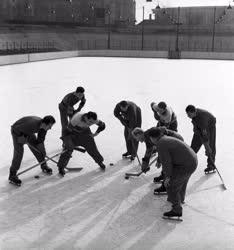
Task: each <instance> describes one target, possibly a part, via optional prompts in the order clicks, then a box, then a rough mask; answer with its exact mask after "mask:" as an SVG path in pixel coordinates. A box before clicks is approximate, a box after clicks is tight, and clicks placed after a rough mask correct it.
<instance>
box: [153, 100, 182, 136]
mask: <svg viewBox="0 0 234 250" xmlns="http://www.w3.org/2000/svg"><path fill="white" fill-rule="evenodd" d="M150 106H151V109H152V111H153V112H154V118H155V119H156V120H157V121H158V124H157V127H162V126H165V127H166V128H168V129H170V130H173V131H176V132H177V127H178V123H177V117H176V114H175V112H174V111H173V110H172V108H171V107H169V106H167V104H166V103H165V102H159V103H158V104H156V103H155V102H152V103H151V105H150Z"/></svg>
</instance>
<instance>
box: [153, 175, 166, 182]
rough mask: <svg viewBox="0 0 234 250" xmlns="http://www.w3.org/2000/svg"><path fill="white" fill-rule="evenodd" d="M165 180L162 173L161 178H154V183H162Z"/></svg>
mask: <svg viewBox="0 0 234 250" xmlns="http://www.w3.org/2000/svg"><path fill="white" fill-rule="evenodd" d="M163 179H164V176H163V174H162V173H161V174H160V175H159V176H157V177H154V183H160V182H162V181H163Z"/></svg>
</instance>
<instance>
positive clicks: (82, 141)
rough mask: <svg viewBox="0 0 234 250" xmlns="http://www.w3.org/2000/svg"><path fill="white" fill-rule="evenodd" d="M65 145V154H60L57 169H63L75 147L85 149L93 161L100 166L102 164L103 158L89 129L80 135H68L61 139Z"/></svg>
mask: <svg viewBox="0 0 234 250" xmlns="http://www.w3.org/2000/svg"><path fill="white" fill-rule="evenodd" d="M63 142H64V145H65V150H66V151H65V152H64V153H63V154H61V156H60V158H59V161H58V167H59V168H65V167H66V166H67V164H68V162H69V160H70V158H71V155H72V152H73V150H74V148H75V147H76V146H82V147H84V148H85V149H86V151H87V153H88V154H89V155H90V156H91V157H92V158H93V160H94V161H95V162H96V163H97V164H100V163H102V162H103V160H104V159H103V157H102V155H101V154H100V153H99V151H98V148H97V145H96V143H95V141H94V138H93V137H92V134H91V131H90V129H87V130H86V131H84V132H81V133H73V134H68V135H66V136H64V137H63Z"/></svg>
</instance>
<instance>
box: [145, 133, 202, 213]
mask: <svg viewBox="0 0 234 250" xmlns="http://www.w3.org/2000/svg"><path fill="white" fill-rule="evenodd" d="M149 137H150V140H151V142H152V143H153V144H154V145H155V146H156V147H157V151H158V155H159V157H160V160H161V163H162V168H163V172H164V174H165V186H166V188H167V193H168V198H169V201H170V202H171V203H172V210H171V211H169V212H166V213H164V214H163V215H164V216H165V217H166V218H173V217H181V216H182V206H181V203H183V202H184V199H185V193H186V187H187V183H188V181H189V178H190V176H191V175H192V173H193V172H194V171H195V169H196V168H197V163H198V162H197V155H196V153H195V152H194V151H193V150H192V149H191V148H190V147H189V146H188V145H187V144H186V143H184V142H183V141H181V140H178V139H176V138H173V137H169V136H166V135H164V134H163V133H162V131H161V130H160V129H159V128H154V129H151V131H150V132H149Z"/></svg>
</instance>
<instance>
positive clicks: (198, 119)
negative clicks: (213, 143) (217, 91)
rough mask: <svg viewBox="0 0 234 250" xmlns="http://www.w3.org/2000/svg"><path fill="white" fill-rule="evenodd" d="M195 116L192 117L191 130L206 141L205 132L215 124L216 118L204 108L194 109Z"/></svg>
mask: <svg viewBox="0 0 234 250" xmlns="http://www.w3.org/2000/svg"><path fill="white" fill-rule="evenodd" d="M196 110H197V111H196V116H195V117H194V118H193V119H192V124H193V128H194V129H193V131H194V133H195V134H199V136H201V139H202V140H203V141H208V136H207V133H208V131H209V130H210V129H211V128H212V127H214V126H215V123H216V118H215V117H214V116H213V115H212V114H211V113H209V112H208V111H206V110H203V109H198V108H197V109H196Z"/></svg>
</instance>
